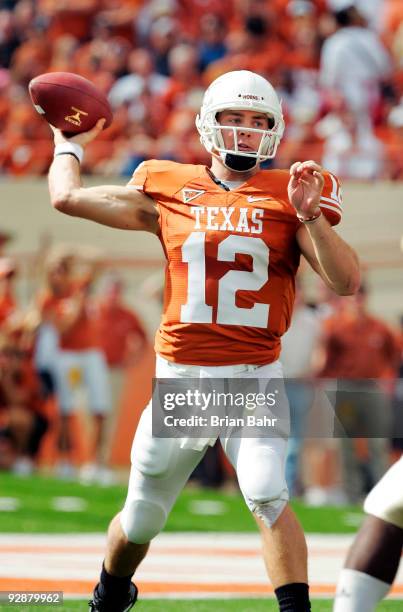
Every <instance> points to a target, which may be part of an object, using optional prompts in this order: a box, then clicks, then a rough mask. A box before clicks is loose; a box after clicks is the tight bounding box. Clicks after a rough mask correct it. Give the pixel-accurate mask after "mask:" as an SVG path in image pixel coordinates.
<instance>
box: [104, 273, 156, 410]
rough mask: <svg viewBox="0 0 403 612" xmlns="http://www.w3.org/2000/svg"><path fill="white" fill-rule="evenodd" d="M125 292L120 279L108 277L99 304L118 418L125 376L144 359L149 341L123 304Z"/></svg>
mask: <svg viewBox="0 0 403 612" xmlns="http://www.w3.org/2000/svg"><path fill="white" fill-rule="evenodd" d="M123 290H124V284H123V281H122V280H121V279H120V278H119V277H117V276H112V277H110V278H108V279H107V281H106V285H105V287H104V289H103V291H102V293H101V297H100V299H99V301H98V303H97V304H96V323H97V326H98V334H99V339H100V348H101V350H102V351H103V353H104V355H105V358H106V362H107V364H108V367H109V378H110V384H111V395H112V407H113V412H114V415H113V416H115V417H116V412H117V409H118V399H119V395H120V391H121V389H122V384H123V378H124V375H125V374H126V372H127V368H129V367H130V366H133V365H134V364H135V363H136V361H138V359H139V358H140V357H141V354H142V350H143V348H144V346H145V344H146V341H147V336H146V333H145V331H144V328H143V326H142V324H141V323H140V320H139V318H138V317H137V315H136V314H135V313H134V312H133V310H132V309H131V308H129V307H128V306H127V305H126V304H125V303H124V301H123Z"/></svg>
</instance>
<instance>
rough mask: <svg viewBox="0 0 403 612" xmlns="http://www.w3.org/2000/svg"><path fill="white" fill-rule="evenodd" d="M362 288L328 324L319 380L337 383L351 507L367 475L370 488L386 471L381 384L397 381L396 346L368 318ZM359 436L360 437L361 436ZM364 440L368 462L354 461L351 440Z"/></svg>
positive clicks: (386, 404) (386, 423)
mask: <svg viewBox="0 0 403 612" xmlns="http://www.w3.org/2000/svg"><path fill="white" fill-rule="evenodd" d="M366 299H367V288H366V286H365V285H361V287H360V290H359V292H358V293H357V295H355V296H354V298H351V300H350V303H349V307H348V308H347V309H346V311H345V312H344V314H343V315H341V316H337V317H334V318H330V319H329V320H328V321H327V322H326V326H325V334H324V353H325V363H324V366H323V369H322V371H321V372H320V374H319V376H320V377H321V378H328V379H337V380H338V381H339V382H338V391H337V406H336V413H337V416H338V418H339V420H340V422H341V425H342V427H345V429H346V433H347V437H342V438H341V451H342V457H341V458H342V471H343V481H344V483H343V484H344V489H345V492H346V494H347V497H348V501H349V502H350V503H357V502H359V501H360V500H361V499H362V496H363V495H364V493H366V492H368V491H365V486H366V484H365V474H366V473H367V479H368V480H369V481H370V483H371V484H370V486H371V485H373V484H375V483H376V482H377V481H378V480H379V479H380V478H381V477H382V476H383V474H384V473H385V472H386V470H387V467H388V451H389V442H388V439H387V438H388V437H390V436H391V435H392V430H391V418H392V414H391V405H390V399H389V397H388V395H387V393H386V389H385V382H386V381H387V380H388V379H391V378H395V376H396V373H397V368H398V362H399V345H398V342H397V338H396V337H395V334H394V333H393V332H392V331H391V330H390V329H389V327H388V326H387V325H386V324H385V323H384V322H383V321H381V320H380V319H377V318H376V317H374V316H372V315H371V314H369V312H368V311H367V306H366ZM360 432H361V433H362V436H360V435H359V434H360ZM357 437H358V438H359V437H363V438H364V437H366V438H367V446H368V457H367V458H365V459H364V460H363V459H360V458H359V457H358V456H357V452H356V445H355V444H354V439H353V438H357Z"/></svg>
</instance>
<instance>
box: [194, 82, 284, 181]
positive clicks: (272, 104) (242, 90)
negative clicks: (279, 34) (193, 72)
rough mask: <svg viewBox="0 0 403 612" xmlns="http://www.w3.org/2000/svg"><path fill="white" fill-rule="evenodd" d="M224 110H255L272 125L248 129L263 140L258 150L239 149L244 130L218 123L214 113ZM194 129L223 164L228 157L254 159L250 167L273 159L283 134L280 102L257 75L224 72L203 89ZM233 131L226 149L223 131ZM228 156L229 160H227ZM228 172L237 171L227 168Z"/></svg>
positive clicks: (267, 83)
mask: <svg viewBox="0 0 403 612" xmlns="http://www.w3.org/2000/svg"><path fill="white" fill-rule="evenodd" d="M223 110H243V111H246V110H248V111H250V110H251V111H256V112H259V113H264V114H266V115H267V116H268V118H269V119H270V120H271V123H272V124H273V125H272V126H271V127H270V128H269V129H267V130H262V129H255V128H253V129H252V128H248V132H259V133H261V135H262V137H261V140H260V145H259V147H258V150H257V151H255V152H251V151H240V150H238V133H239V131H240V130H243V131H244V130H245V128H242V127H241V126H227V127H225V126H222V125H220V124H219V123H218V121H217V113H219V112H221V111H223ZM196 127H197V129H198V132H199V134H200V140H201V142H202V144H203V145H204V147H205V148H206V149H207V151H208V152H209V153H212V154H213V155H218V156H220V158H221V160H222V161H223V163H224V164H225V165H227V163H226V162H227V161H228V159H229V157H232V156H236V157H237V158H239V157H249V158H251V157H252V158H254V159H255V161H254V163H253V161H251V165H249V168H251V167H254V166H256V164H258V163H260V162H263V161H265V160H266V159H272V158H273V157H274V156H275V155H276V151H277V147H278V145H279V144H280V140H281V137H282V135H283V133H284V118H283V113H282V109H281V103H280V101H279V99H278V96H277V94H276V92H275V90H274V88H273V87H272V85H270V83H269V82H268V81H267V80H266V79H264V78H263V77H262V76H260V75H259V74H256V73H254V72H250V71H249V70H237V71H234V72H227V73H226V74H223V75H222V76H220V77H218V79H216V80H215V81H213V82H212V83H211V85H210V86H209V87H208V89H207V90H206V93H205V94H204V98H203V103H202V106H201V109H200V115H197V117H196ZM223 129H226V130H232V131H233V135H234V148H233V149H226V148H225V145H224V139H223V137H222V130H223ZM228 156H229V157H228ZM228 167H230V168H231V169H236V168H233V167H232V164H231V166H228ZM241 171H242V169H241Z"/></svg>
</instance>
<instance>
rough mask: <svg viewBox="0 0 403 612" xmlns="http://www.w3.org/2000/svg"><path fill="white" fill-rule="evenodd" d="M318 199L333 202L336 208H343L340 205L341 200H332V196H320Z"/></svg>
mask: <svg viewBox="0 0 403 612" xmlns="http://www.w3.org/2000/svg"><path fill="white" fill-rule="evenodd" d="M320 201H321V202H329V203H330V204H333V205H334V206H337V207H338V208H340V209H341V210H343V207H342V205H341V202H340V201H339V200H334V199H333V198H326V197H325V196H321V197H320Z"/></svg>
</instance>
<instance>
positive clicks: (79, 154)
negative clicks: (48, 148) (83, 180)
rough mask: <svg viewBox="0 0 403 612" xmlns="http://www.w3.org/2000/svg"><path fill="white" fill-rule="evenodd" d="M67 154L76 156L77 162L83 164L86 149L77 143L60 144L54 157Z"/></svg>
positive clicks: (56, 147)
mask: <svg viewBox="0 0 403 612" xmlns="http://www.w3.org/2000/svg"><path fill="white" fill-rule="evenodd" d="M66 154H70V155H74V157H75V158H76V160H77V161H78V162H79V163H80V164H81V162H82V161H83V157H84V149H83V148H82V146H81V145H79V144H77V143H76V142H59V144H57V145H56V146H55V154H54V156H55V157H56V155H66Z"/></svg>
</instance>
